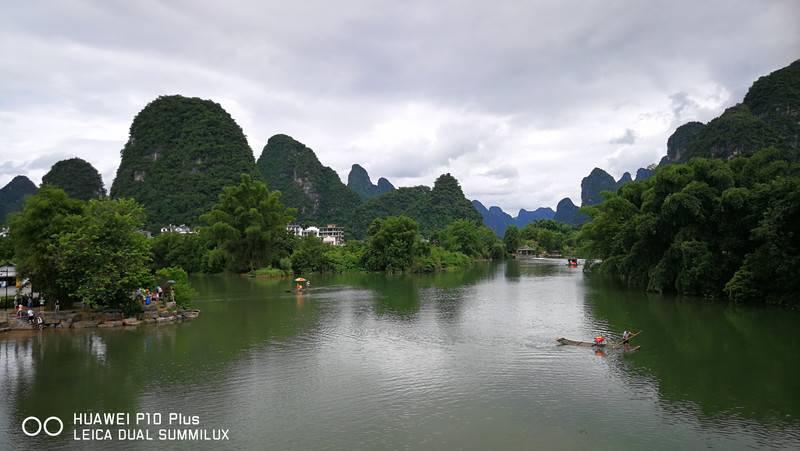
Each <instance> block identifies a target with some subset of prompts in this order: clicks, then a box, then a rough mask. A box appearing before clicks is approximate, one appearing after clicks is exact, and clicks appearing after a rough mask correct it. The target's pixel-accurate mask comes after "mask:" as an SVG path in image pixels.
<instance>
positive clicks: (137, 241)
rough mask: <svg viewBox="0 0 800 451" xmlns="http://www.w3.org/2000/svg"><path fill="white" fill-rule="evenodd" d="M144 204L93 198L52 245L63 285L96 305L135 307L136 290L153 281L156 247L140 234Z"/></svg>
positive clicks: (58, 281)
mask: <svg viewBox="0 0 800 451" xmlns="http://www.w3.org/2000/svg"><path fill="white" fill-rule="evenodd" d="M144 218H145V213H144V208H143V207H142V206H141V205H139V204H137V203H136V201H134V200H131V199H119V200H109V199H100V200H91V201H89V203H88V204H87V205H86V209H85V211H84V212H82V214H74V215H70V216H68V217H67V218H66V223H67V226H66V227H65V228H64V229H63V230H62V231H61V232H60V233H59V234H58V235H56V240H55V242H53V243H50V244H49V246H48V254H50V255H52V256H53V258H54V259H55V261H56V262H57V269H58V275H57V277H56V284H57V286H58V287H59V288H60V289H61V290H62V291H63V292H65V293H68V295H69V298H70V299H79V300H81V301H83V303H84V304H86V305H90V306H100V305H102V306H110V307H115V308H117V307H119V308H123V309H126V310H127V309H129V308H130V307H131V304H132V303H133V302H134V301H133V299H132V296H131V294H132V292H133V291H134V290H135V289H136V288H139V287H142V286H145V285H147V284H148V283H149V282H150V281H151V280H152V275H151V274H150V270H149V263H150V246H149V243H148V241H147V238H146V237H145V236H144V235H142V234H141V233H139V230H140V229H141V227H142V225H143V224H144Z"/></svg>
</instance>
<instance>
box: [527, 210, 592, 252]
mask: <svg viewBox="0 0 800 451" xmlns="http://www.w3.org/2000/svg"><path fill="white" fill-rule="evenodd" d="M586 208H592V207H586ZM519 236H520V240H521V241H523V242H525V244H526V245H528V246H531V247H534V248H536V249H539V250H540V251H546V252H559V253H561V254H571V253H574V252H575V247H576V239H577V229H576V228H575V227H574V226H572V225H569V224H563V223H560V222H556V221H554V220H552V219H539V220H537V221H533V222H531V223H528V224H527V225H526V226H525V227H523V228H522V230H521V231H520V232H519Z"/></svg>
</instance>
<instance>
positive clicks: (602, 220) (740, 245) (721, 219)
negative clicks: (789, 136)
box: [581, 148, 800, 305]
mask: <svg viewBox="0 0 800 451" xmlns="http://www.w3.org/2000/svg"><path fill="white" fill-rule="evenodd" d="M799 188H800V163H798V156H797V153H796V152H795V151H787V150H779V149H776V148H767V149H763V150H761V151H759V152H757V153H756V154H754V155H752V156H748V157H745V156H741V157H737V158H734V159H732V160H730V161H723V160H716V159H703V158H697V159H693V160H691V161H689V162H688V163H686V164H676V165H670V166H666V167H662V168H660V169H659V170H658V171H657V172H656V174H655V176H654V177H652V178H650V179H648V180H645V181H644V182H634V183H631V184H628V185H626V186H624V187H623V188H622V189H620V191H619V192H618V193H616V194H610V195H609V198H608V199H607V200H606V201H605V202H604V203H602V204H600V205H598V206H595V207H590V209H589V211H590V214H591V216H592V221H591V222H588V223H586V224H585V225H584V226H583V228H582V230H581V237H582V239H583V240H584V243H585V245H586V250H587V251H588V252H589V253H590V254H591V255H592V256H593V257H595V258H599V259H602V263H600V264H599V266H598V268H597V269H598V271H599V272H600V273H605V274H609V275H611V276H613V277H615V278H617V279H619V280H621V281H623V282H625V283H627V284H629V285H632V286H639V287H643V288H647V289H649V290H652V291H657V292H677V293H684V294H695V295H703V296H709V297H728V298H729V299H732V300H735V301H740V302H764V303H776V304H795V305H796V304H797V302H798V301H797V298H796V296H795V295H796V293H798V292H800V234H797V233H796V230H797V224H798V223H797V219H798V214H800V203H798V202H797V200H798V192H800V190H799Z"/></svg>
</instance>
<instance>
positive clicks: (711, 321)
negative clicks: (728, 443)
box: [586, 281, 800, 423]
mask: <svg viewBox="0 0 800 451" xmlns="http://www.w3.org/2000/svg"><path fill="white" fill-rule="evenodd" d="M590 287H591V288H590V289H589V290H587V295H586V301H587V306H588V307H589V310H590V311H591V314H592V315H594V316H596V317H598V318H600V319H602V320H604V321H607V323H608V327H609V328H610V329H611V330H616V331H621V330H623V329H629V330H631V329H635V330H643V331H644V332H643V333H642V335H640V336H639V337H637V338H636V342H637V344H639V345H642V352H638V353H636V354H635V355H631V356H630V357H629V358H628V360H629V361H630V362H631V364H632V368H631V369H632V370H634V371H637V372H639V373H641V374H643V375H646V376H649V377H650V378H651V379H652V380H654V381H655V383H656V384H657V385H658V389H659V396H660V398H661V399H662V400H663V401H665V402H668V403H669V404H680V403H682V402H685V401H691V402H692V403H694V404H696V405H697V406H698V408H699V409H700V412H701V414H702V415H703V416H706V417H721V416H726V415H737V416H743V417H746V418H754V419H758V420H760V421H764V422H767V423H769V422H790V423H791V422H794V423H798V422H800V402H799V401H798V400H800V378H798V377H797V376H796V375H797V374H798V372H800V359H797V358H790V357H789V356H792V355H795V356H796V353H797V349H798V346H799V345H800V336H799V335H798V333H797V320H798V318H797V315H796V312H786V311H782V310H776V309H759V308H748V307H736V306H729V305H726V304H722V303H717V302H704V301H703V300H701V299H678V298H665V297H662V296H656V295H643V294H639V293H632V292H630V291H625V290H620V289H618V288H615V287H613V286H609V285H608V284H606V283H603V282H601V281H592V282H591V283H590Z"/></svg>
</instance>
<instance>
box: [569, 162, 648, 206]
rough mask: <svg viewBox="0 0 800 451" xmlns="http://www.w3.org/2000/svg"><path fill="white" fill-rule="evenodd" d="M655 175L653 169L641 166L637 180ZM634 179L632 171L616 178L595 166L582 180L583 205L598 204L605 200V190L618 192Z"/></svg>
mask: <svg viewBox="0 0 800 451" xmlns="http://www.w3.org/2000/svg"><path fill="white" fill-rule="evenodd" d="M652 175H653V171H652V170H651V169H646V168H639V169H638V170H637V171H636V180H637V181H642V180H644V179H646V178H648V177H650V176H652ZM632 181H633V178H632V177H631V173H630V172H626V173H624V174H622V177H620V178H619V180H614V177H612V176H611V174H609V173H608V172H606V171H604V170H602V169H600V168H594V169H592V172H590V173H589V175H587V176H586V177H584V178H583V180H581V206H586V205H597V204H599V203H600V202H602V201H603V195H602V193H603V191H610V192H612V193H615V192H617V190H619V189H620V188H622V186H623V185H625V184H627V183H630V182H632Z"/></svg>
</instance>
